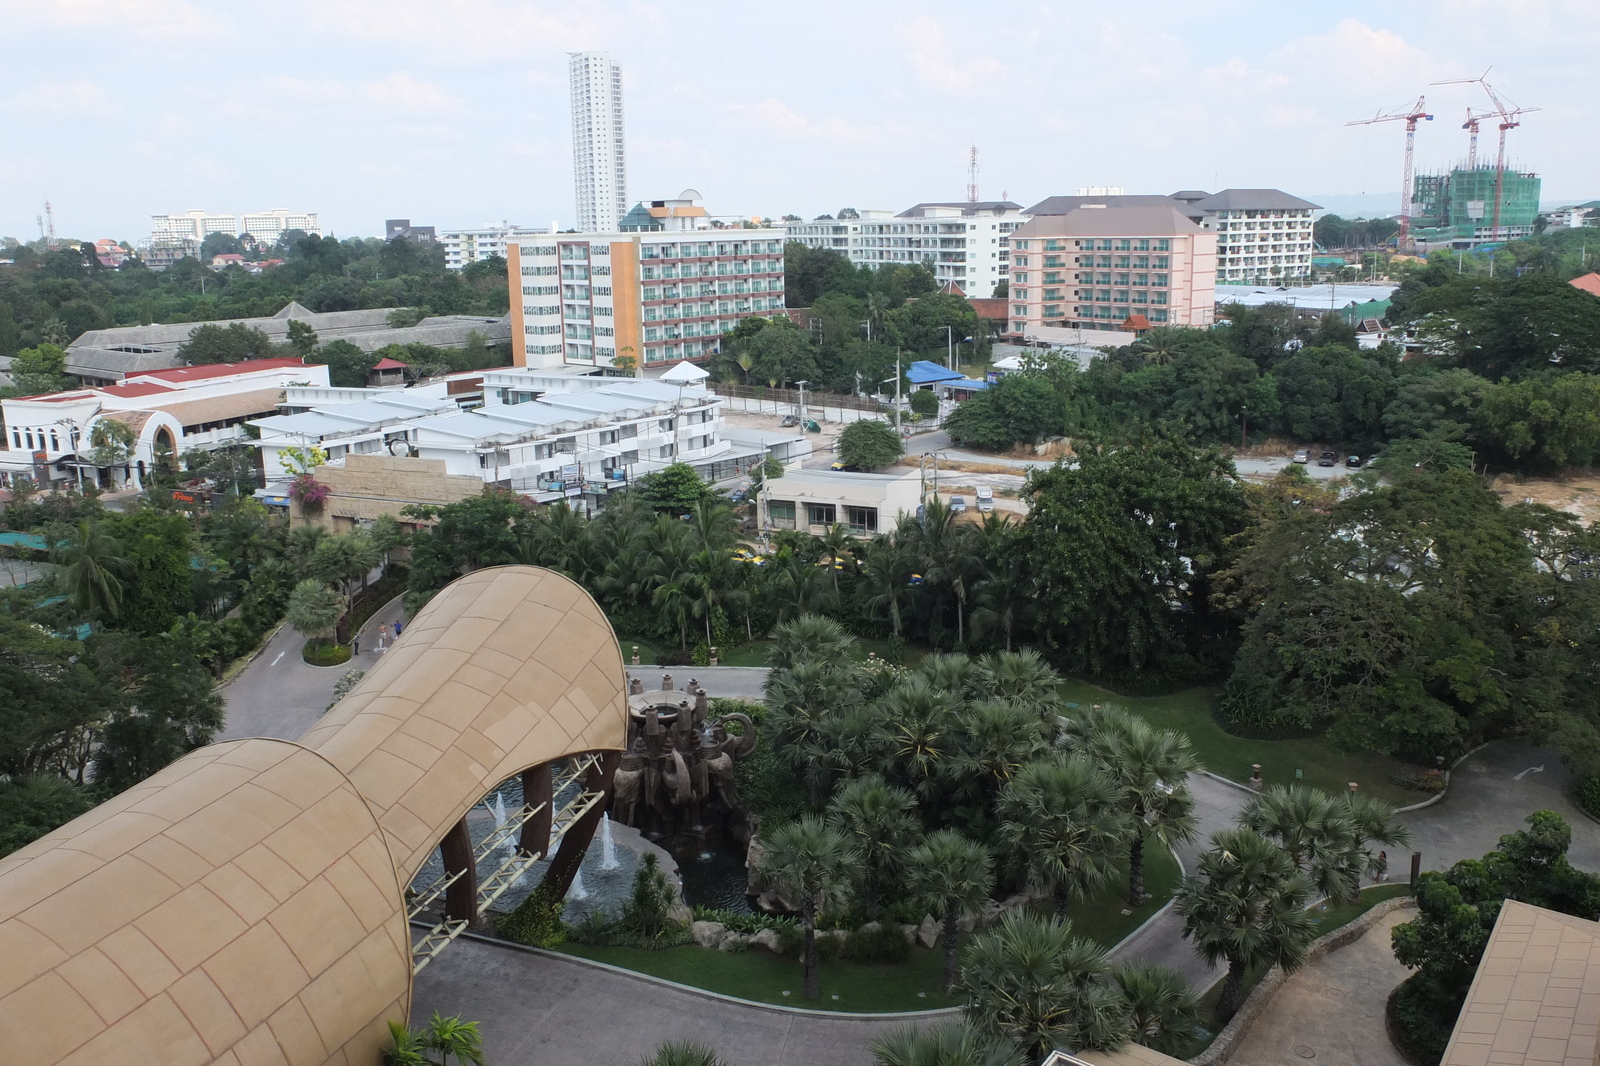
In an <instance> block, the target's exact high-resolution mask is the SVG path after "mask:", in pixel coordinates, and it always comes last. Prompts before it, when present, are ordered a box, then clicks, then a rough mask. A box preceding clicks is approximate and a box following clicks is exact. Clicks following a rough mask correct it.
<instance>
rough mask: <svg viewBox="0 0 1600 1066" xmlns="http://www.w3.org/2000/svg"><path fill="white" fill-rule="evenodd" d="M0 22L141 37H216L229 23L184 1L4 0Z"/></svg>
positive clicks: (2, 0)
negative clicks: (63, 27) (125, 31)
mask: <svg viewBox="0 0 1600 1066" xmlns="http://www.w3.org/2000/svg"><path fill="white" fill-rule="evenodd" d="M0 22H6V23H9V24H11V25H16V24H18V23H32V24H34V25H46V26H70V27H73V28H75V29H88V30H117V31H122V30H131V31H132V32H133V33H134V34H135V35H136V36H139V37H161V38H174V37H183V38H190V37H213V36H216V35H218V34H220V33H221V32H223V30H224V28H225V26H226V24H225V23H224V22H223V21H222V20H221V19H219V18H217V17H216V16H215V15H214V14H212V13H211V12H209V11H204V10H202V9H200V8H197V7H195V6H193V5H192V4H186V3H184V2H183V0H0Z"/></svg>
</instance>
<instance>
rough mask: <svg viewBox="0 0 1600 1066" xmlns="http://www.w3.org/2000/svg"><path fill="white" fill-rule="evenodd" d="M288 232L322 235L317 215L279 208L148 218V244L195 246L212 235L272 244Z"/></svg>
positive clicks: (153, 216) (195, 212)
mask: <svg viewBox="0 0 1600 1066" xmlns="http://www.w3.org/2000/svg"><path fill="white" fill-rule="evenodd" d="M291 229H298V230H304V231H305V232H307V233H316V234H321V233H322V227H321V226H320V225H319V224H318V222H317V216H316V212H301V211H286V210H284V209H283V208H281V207H280V208H274V209H273V210H271V211H258V212H254V213H252V214H246V215H223V214H215V213H213V212H210V211H201V210H198V209H195V210H189V211H185V212H183V213H182V214H176V215H151V216H150V243H151V244H152V245H157V244H170V243H173V242H181V241H194V242H196V243H197V244H198V242H200V241H203V240H205V239H206V238H207V237H209V236H211V234H213V233H226V234H228V235H229V236H238V235H239V234H241V233H248V234H249V235H250V236H252V237H254V238H255V239H256V240H258V241H260V242H261V243H263V244H273V243H275V242H276V241H277V239H278V238H279V237H281V236H283V234H284V231H286V230H291Z"/></svg>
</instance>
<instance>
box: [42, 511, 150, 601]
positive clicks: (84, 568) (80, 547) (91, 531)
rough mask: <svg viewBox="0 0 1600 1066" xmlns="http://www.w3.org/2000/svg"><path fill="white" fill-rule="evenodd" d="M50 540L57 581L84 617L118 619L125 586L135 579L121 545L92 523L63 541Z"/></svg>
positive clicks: (81, 526)
mask: <svg viewBox="0 0 1600 1066" xmlns="http://www.w3.org/2000/svg"><path fill="white" fill-rule="evenodd" d="M51 539H52V540H53V541H54V543H53V544H52V546H51V549H50V555H51V558H52V560H53V561H54V562H55V564H56V565H57V567H58V568H59V569H57V571H56V578H57V581H59V583H60V585H61V590H62V591H63V592H64V593H66V595H67V599H69V600H71V601H72V605H73V606H74V607H76V608H78V610H80V611H83V612H84V613H85V614H89V615H98V616H100V617H103V618H108V619H110V618H115V617H117V614H118V613H119V612H120V611H121V610H122V593H123V582H124V581H125V580H128V579H129V578H131V577H133V564H132V563H131V562H129V561H128V560H127V559H126V558H125V557H124V556H123V555H122V543H121V542H120V541H118V540H117V538H116V537H113V536H112V535H111V534H109V533H106V532H104V531H103V530H101V529H100V527H99V526H98V525H96V524H94V523H92V522H79V523H78V524H77V526H75V527H74V528H73V529H72V531H71V532H70V533H68V534H67V535H66V536H65V537H64V538H61V539H59V540H57V539H56V538H51Z"/></svg>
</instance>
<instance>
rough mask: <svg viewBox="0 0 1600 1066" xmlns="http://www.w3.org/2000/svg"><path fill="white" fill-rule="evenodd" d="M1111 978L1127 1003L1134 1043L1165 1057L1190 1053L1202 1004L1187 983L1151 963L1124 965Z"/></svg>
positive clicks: (1113, 971)
mask: <svg viewBox="0 0 1600 1066" xmlns="http://www.w3.org/2000/svg"><path fill="white" fill-rule="evenodd" d="M1111 976H1112V977H1113V978H1114V979H1115V980H1116V982H1117V987H1119V988H1120V989H1122V998H1123V999H1124V1000H1126V1001H1127V1004H1128V1022H1129V1027H1130V1030H1131V1035H1132V1037H1133V1039H1134V1041H1135V1042H1137V1043H1140V1044H1143V1045H1144V1046H1145V1047H1147V1048H1150V1049H1151V1050H1153V1051H1159V1052H1161V1053H1162V1054H1164V1055H1172V1056H1175V1057H1176V1056H1181V1055H1183V1054H1184V1053H1185V1052H1187V1050H1188V1045H1189V1043H1190V1042H1191V1040H1192V1039H1193V1036H1194V1030H1195V1026H1196V1025H1197V1024H1198V1023H1199V1021H1200V1001H1199V999H1197V998H1196V996H1195V994H1194V989H1192V988H1190V987H1189V981H1188V979H1187V978H1186V977H1184V976H1183V974H1181V973H1179V972H1178V971H1177V970H1174V969H1173V968H1172V967H1170V966H1162V965H1160V964H1158V963H1152V962H1127V963H1122V964H1120V965H1118V966H1117V967H1115V968H1114V969H1113V970H1112V971H1111Z"/></svg>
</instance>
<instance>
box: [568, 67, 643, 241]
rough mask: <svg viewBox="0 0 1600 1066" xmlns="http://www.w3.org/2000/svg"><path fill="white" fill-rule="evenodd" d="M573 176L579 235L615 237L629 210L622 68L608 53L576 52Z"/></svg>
mask: <svg viewBox="0 0 1600 1066" xmlns="http://www.w3.org/2000/svg"><path fill="white" fill-rule="evenodd" d="M567 75H568V79H569V80H570V82H571V87H572V177H573V184H574V187H575V189H576V192H577V199H578V230H579V231H580V232H582V233H613V232H615V231H616V229H617V222H618V220H619V219H621V218H622V216H623V215H624V214H626V213H627V210H628V167H627V162H626V159H625V156H624V151H623V129H622V68H621V67H619V66H617V65H616V64H615V63H613V62H612V61H611V56H610V55H609V54H608V53H606V52H572V53H569V58H568V60H567Z"/></svg>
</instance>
